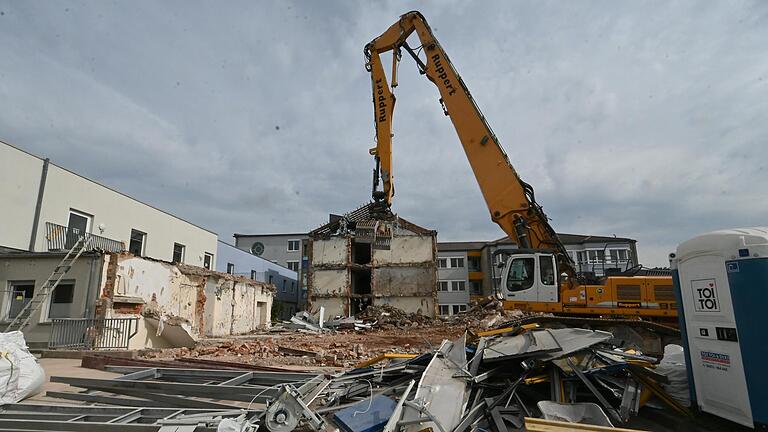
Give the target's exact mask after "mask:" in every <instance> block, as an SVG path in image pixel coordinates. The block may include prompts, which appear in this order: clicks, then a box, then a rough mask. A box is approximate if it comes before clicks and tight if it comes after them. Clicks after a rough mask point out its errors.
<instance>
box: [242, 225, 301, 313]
mask: <svg viewBox="0 0 768 432" xmlns="http://www.w3.org/2000/svg"><path fill="white" fill-rule="evenodd" d="M234 238H235V247H237V248H238V249H241V250H243V251H246V252H248V253H250V254H252V255H255V256H258V257H261V258H263V259H266V260H268V261H271V262H273V263H275V264H278V265H280V266H283V267H286V268H287V269H289V270H292V271H294V272H296V273H297V274H296V280H297V296H298V299H297V309H296V310H302V309H303V308H304V306H305V305H306V302H307V267H308V265H309V261H308V253H307V247H308V246H307V241H308V239H309V233H287V234H283V233H279V234H234ZM279 288H280V287H278V295H279V294H280V289H279ZM278 300H280V299H279V298H278ZM280 301H282V300H280Z"/></svg>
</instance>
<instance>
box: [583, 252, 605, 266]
mask: <svg viewBox="0 0 768 432" xmlns="http://www.w3.org/2000/svg"><path fill="white" fill-rule="evenodd" d="M587 257H588V258H589V263H590V264H602V263H603V262H605V251H604V250H602V249H600V250H590V251H587Z"/></svg>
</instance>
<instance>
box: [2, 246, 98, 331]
mask: <svg viewBox="0 0 768 432" xmlns="http://www.w3.org/2000/svg"><path fill="white" fill-rule="evenodd" d="M90 242H91V236H89V235H87V234H86V235H82V236H79V238H78V239H77V241H76V242H75V244H74V245H72V248H71V249H70V250H69V251H68V252H67V255H66V256H64V258H63V259H62V260H61V261H60V262H59V264H58V265H56V268H54V269H53V272H52V273H51V275H50V276H48V279H46V280H45V282H43V284H42V285H41V286H40V289H39V290H36V291H37V292H35V293H34V295H33V296H32V299H31V300H30V301H29V302H27V304H25V305H24V307H23V308H21V310H20V311H19V313H18V314H16V316H15V317H14V318H13V320H12V321H11V323H10V324H8V326H7V327H6V328H5V332H6V333H7V332H10V331H14V330H18V331H22V330H24V328H25V327H26V326H27V325H28V324H29V321H30V320H31V319H32V316H33V315H34V314H35V312H37V311H38V310H40V308H41V307H42V306H43V304H45V303H46V301H47V300H48V297H50V296H51V293H52V292H53V290H54V289H56V287H57V286H58V285H59V283H60V282H61V280H62V279H63V278H64V276H65V275H66V274H67V273H68V272H69V271H70V270H71V269H72V266H73V265H74V264H75V261H77V259H78V258H80V255H82V254H83V252H85V251H86V250H88V245H89V244H90Z"/></svg>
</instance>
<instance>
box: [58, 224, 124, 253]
mask: <svg viewBox="0 0 768 432" xmlns="http://www.w3.org/2000/svg"><path fill="white" fill-rule="evenodd" d="M82 237H85V238H86V239H88V250H97V251H102V252H123V251H125V250H126V249H125V243H123V242H121V241H117V240H112V239H110V238H106V237H102V236H98V235H96V234H91V233H84V232H81V231H80V230H79V229H77V228H68V227H65V226H63V225H57V224H55V223H51V222H46V223H45V239H46V240H48V250H49V251H62V250H69V249H72V246H74V245H75V243H77V241H78V240H79V239H80V238H82Z"/></svg>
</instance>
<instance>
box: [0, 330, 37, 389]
mask: <svg viewBox="0 0 768 432" xmlns="http://www.w3.org/2000/svg"><path fill="white" fill-rule="evenodd" d="M44 382H45V371H43V368H42V366H40V363H38V362H37V358H35V356H33V355H32V354H31V353H30V352H29V350H28V349H27V342H26V341H25V340H24V335H23V334H22V333H21V332H20V331H14V332H10V333H0V403H4V404H5V403H16V402H19V401H21V400H24V399H26V398H27V397H29V396H33V395H35V394H37V393H39V392H40V390H41V389H42V387H43V383H44Z"/></svg>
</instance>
